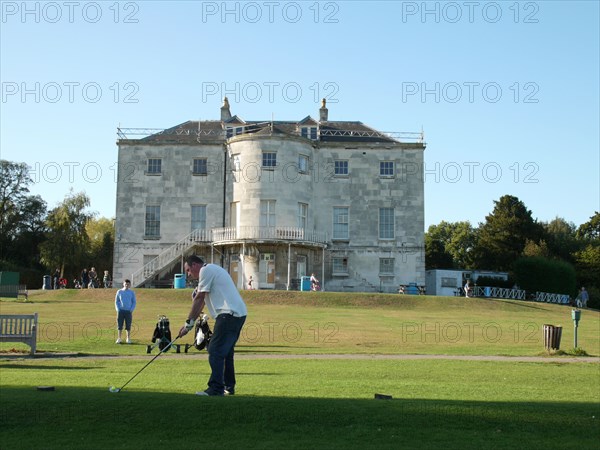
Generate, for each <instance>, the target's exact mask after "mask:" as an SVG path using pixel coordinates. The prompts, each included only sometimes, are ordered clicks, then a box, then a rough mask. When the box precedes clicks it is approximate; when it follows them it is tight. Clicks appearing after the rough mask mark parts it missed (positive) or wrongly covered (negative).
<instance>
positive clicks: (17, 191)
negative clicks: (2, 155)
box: [0, 159, 32, 259]
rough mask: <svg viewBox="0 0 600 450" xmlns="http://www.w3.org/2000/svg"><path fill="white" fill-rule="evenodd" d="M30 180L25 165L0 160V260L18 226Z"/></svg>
mask: <svg viewBox="0 0 600 450" xmlns="http://www.w3.org/2000/svg"><path fill="white" fill-rule="evenodd" d="M31 182H32V179H31V177H30V176H29V168H28V167H27V164H25V163H15V162H10V161H6V160H4V159H2V160H0V259H5V258H6V256H7V252H8V249H9V248H12V247H13V245H12V242H13V239H14V236H15V232H16V230H17V228H18V225H19V213H20V210H21V207H22V204H23V202H24V201H25V198H26V197H27V194H28V193H29V187H28V186H29V184H31Z"/></svg>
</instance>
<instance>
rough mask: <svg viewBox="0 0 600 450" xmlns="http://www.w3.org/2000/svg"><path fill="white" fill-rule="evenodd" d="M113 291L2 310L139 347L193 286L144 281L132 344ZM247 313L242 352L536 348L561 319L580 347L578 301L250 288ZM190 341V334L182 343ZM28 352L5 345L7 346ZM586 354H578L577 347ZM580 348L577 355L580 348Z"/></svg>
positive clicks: (51, 339)
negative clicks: (121, 330)
mask: <svg viewBox="0 0 600 450" xmlns="http://www.w3.org/2000/svg"><path fill="white" fill-rule="evenodd" d="M114 292H115V291H114V290H101V289H96V290H82V291H79V290H62V291H35V292H33V293H32V295H31V296H30V299H31V300H30V302H28V303H24V302H23V301H19V302H14V301H2V302H0V310H1V311H2V312H3V313H7V314H10V313H20V312H27V313H28V312H38V313H39V315H40V327H39V338H38V342H39V343H38V348H39V350H40V351H42V352H44V351H46V352H82V353H93V354H140V353H141V352H143V350H144V348H145V346H146V345H147V344H149V343H150V338H151V336H152V332H153V330H154V326H155V325H156V321H157V317H158V316H159V315H161V314H165V315H167V316H168V317H169V318H170V319H171V329H172V331H175V330H177V329H178V328H179V326H180V325H181V323H183V321H184V320H185V318H186V317H187V313H188V311H189V306H190V294H191V290H187V289H186V290H173V289H171V290H157V289H146V290H144V289H138V290H137V291H136V292H137V295H138V308H137V309H136V311H135V313H134V330H133V339H134V343H135V345H132V346H116V345H115V344H114V341H115V339H116V331H115V324H114V315H115V313H114V306H113V301H114ZM243 295H244V297H245V299H246V301H247V303H248V309H249V315H248V320H247V322H246V326H245V328H244V330H243V332H242V336H241V339H240V343H239V350H240V351H249V352H255V353H258V352H260V353H265V352H266V353H291V354H313V353H320V354H327V353H342V354H346V353H352V354H354V353H362V354H372V353H377V354H448V355H465V354H466V355H510V356H518V355H528V356H532V355H538V354H540V353H543V352H544V342H543V334H542V328H543V325H544V324H552V325H558V326H562V327H563V335H562V343H561V349H562V350H565V351H567V352H568V351H569V350H572V349H573V344H574V339H573V323H572V321H571V308H569V307H565V306H560V305H553V304H541V303H532V302H523V301H510V300H498V299H464V298H456V297H433V296H402V295H378V294H344V293H327V292H317V293H312V292H310V293H308V292H286V291H246V292H244V293H243ZM188 341H189V342H191V337H187V338H186V339H185V340H183V342H188ZM578 347H579V348H580V349H581V350H583V351H585V352H587V354H589V355H592V356H598V355H600V314H599V312H598V311H594V310H584V311H583V312H582V318H581V321H580V323H579V328H578ZM11 348H16V349H18V350H26V348H27V347H26V346H25V345H19V344H16V345H15V344H6V343H2V344H0V350H5V351H6V350H10V349H11ZM579 353H581V352H580V351H579ZM574 354H576V353H574Z"/></svg>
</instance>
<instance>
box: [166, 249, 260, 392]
mask: <svg viewBox="0 0 600 450" xmlns="http://www.w3.org/2000/svg"><path fill="white" fill-rule="evenodd" d="M184 268H185V272H186V274H187V276H188V277H189V278H191V279H194V280H196V279H197V280H198V287H196V289H194V292H193V294H192V308H191V310H190V313H189V314H188V318H187V320H186V321H185V325H184V326H182V327H181V329H180V330H179V335H178V337H182V336H185V335H186V334H187V333H188V332H189V331H190V330H192V329H193V328H194V323H195V322H196V319H198V317H200V316H202V314H203V312H202V310H203V309H204V306H206V308H207V309H208V313H209V314H210V316H211V317H212V318H213V319H214V320H215V326H214V329H213V334H212V337H211V338H210V343H209V344H208V363H209V364H210V368H211V375H210V378H209V379H208V388H207V389H206V390H204V391H199V392H196V395H203V396H206V395H210V396H222V395H233V394H234V393H235V385H236V379H235V366H234V348H235V344H236V343H237V341H238V339H239V337H240V333H241V331H242V327H243V326H244V322H245V321H246V316H247V314H248V311H247V308H246V304H245V303H244V300H243V299H242V297H241V296H240V293H239V292H238V290H237V288H236V286H235V285H234V284H233V280H232V279H231V277H230V276H229V274H228V273H227V271H226V270H225V269H223V268H222V267H220V266H217V265H216V264H206V263H205V262H204V261H203V260H202V258H200V257H199V256H196V255H192V256H190V257H188V258H187V260H186V262H185V265H184Z"/></svg>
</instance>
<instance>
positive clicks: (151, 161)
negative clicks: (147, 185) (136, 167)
mask: <svg viewBox="0 0 600 450" xmlns="http://www.w3.org/2000/svg"><path fill="white" fill-rule="evenodd" d="M161 166H162V159H160V158H148V168H147V170H146V174H148V175H160V174H161V173H162V167H161Z"/></svg>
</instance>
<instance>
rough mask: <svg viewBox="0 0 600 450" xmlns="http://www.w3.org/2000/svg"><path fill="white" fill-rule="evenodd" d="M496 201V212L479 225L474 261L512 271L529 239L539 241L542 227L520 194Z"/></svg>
mask: <svg viewBox="0 0 600 450" xmlns="http://www.w3.org/2000/svg"><path fill="white" fill-rule="evenodd" d="M494 204H495V206H494V210H493V212H492V213H491V214H489V215H488V216H486V218H485V222H484V223H483V224H480V226H479V233H478V236H477V242H476V245H475V248H474V252H473V253H474V264H475V267H476V268H478V269H484V270H485V269H487V270H500V271H510V270H511V269H512V265H513V263H514V261H515V260H516V259H517V258H518V257H520V256H521V254H522V253H523V249H524V248H525V244H526V243H527V240H528V239H529V240H531V241H533V242H539V241H540V239H541V236H542V228H541V226H540V225H539V224H538V223H537V222H536V221H535V220H534V219H533V218H532V217H531V211H529V210H528V209H527V208H526V207H525V205H524V204H523V202H522V201H521V200H519V199H518V198H517V197H513V196H512V195H504V196H502V197H501V198H500V199H499V200H498V201H494Z"/></svg>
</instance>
